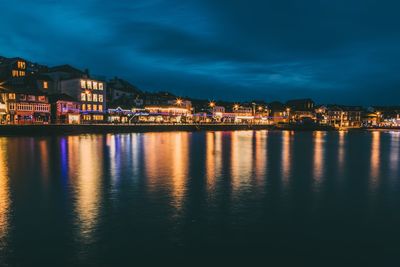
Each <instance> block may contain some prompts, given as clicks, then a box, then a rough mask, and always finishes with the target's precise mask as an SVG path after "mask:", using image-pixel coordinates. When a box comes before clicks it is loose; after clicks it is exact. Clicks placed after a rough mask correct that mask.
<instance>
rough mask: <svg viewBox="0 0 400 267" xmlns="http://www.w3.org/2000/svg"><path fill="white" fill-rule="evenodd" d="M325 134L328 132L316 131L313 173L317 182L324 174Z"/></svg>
mask: <svg viewBox="0 0 400 267" xmlns="http://www.w3.org/2000/svg"><path fill="white" fill-rule="evenodd" d="M325 135H326V133H324V132H319V131H318V132H315V133H314V158H313V175H314V180H315V181H316V182H317V183H320V182H321V179H322V177H323V176H324V160H325V158H324V154H325Z"/></svg>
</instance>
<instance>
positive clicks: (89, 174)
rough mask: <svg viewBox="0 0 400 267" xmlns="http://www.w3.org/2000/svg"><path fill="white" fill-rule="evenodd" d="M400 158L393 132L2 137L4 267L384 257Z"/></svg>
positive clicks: (398, 212)
mask: <svg viewBox="0 0 400 267" xmlns="http://www.w3.org/2000/svg"><path fill="white" fill-rule="evenodd" d="M399 161H400V132H395V131H393V132H391V131H387V132H384V131H376V132H367V131H365V132H364V131H360V132H348V133H347V132H289V131H282V132H280V131H232V132H195V133H189V132H166V133H140V134H137V133H133V134H121V135H111V134H110V135H81V136H48V137H0V265H1V266H81V265H84V266H111V265H112V266H134V265H135V266H149V265H151V264H154V265H157V266H162V265H166V266H173V265H174V264H175V263H176V264H178V263H180V264H182V263H186V265H187V266H192V265H195V264H199V265H202V266H205V265H210V264H211V263H225V264H228V263H229V264H231V263H243V264H244V266H254V265H255V264H256V263H258V264H259V263H260V262H261V263H264V264H263V266H264V265H265V264H267V263H274V265H273V266H282V265H285V264H288V265H291V266H299V265H301V264H310V263H320V266H327V265H330V264H332V265H336V266H339V265H341V266H346V265H347V263H352V264H355V263H356V264H360V265H361V264H362V265H366V264H369V263H377V264H379V265H380V266H382V264H389V263H390V262H392V261H393V262H394V260H395V259H397V257H399V256H398V255H400V242H399V240H400V169H399V168H400V166H399ZM172 263H174V264H172ZM277 263H278V264H277ZM225 264H224V265H225ZM353 266H354V265H353Z"/></svg>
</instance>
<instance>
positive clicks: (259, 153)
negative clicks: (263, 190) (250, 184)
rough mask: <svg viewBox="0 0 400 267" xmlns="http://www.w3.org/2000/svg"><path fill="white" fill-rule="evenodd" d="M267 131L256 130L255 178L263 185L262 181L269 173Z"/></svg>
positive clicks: (258, 183)
mask: <svg viewBox="0 0 400 267" xmlns="http://www.w3.org/2000/svg"><path fill="white" fill-rule="evenodd" d="M267 133H268V132H267V131H257V132H255V146H254V147H255V148H254V149H255V159H254V165H255V176H256V177H255V178H256V181H257V185H260V186H261V185H262V182H263V180H264V178H265V176H266V174H267V150H268V148H267V144H268V143H267V138H268V135H267Z"/></svg>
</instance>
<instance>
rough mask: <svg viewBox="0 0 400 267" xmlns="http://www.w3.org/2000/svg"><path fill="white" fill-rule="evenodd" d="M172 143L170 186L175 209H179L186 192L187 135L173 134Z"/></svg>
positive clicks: (183, 133)
mask: <svg viewBox="0 0 400 267" xmlns="http://www.w3.org/2000/svg"><path fill="white" fill-rule="evenodd" d="M173 135H174V139H173V140H174V142H173V143H172V144H171V145H172V147H173V149H174V152H173V153H172V155H173V157H172V162H171V163H172V185H173V197H174V203H175V208H177V209H180V208H181V207H182V203H183V197H184V195H185V192H186V179H187V175H188V173H187V172H188V164H189V162H188V158H189V154H188V149H189V148H188V147H189V143H188V133H186V132H178V133H173Z"/></svg>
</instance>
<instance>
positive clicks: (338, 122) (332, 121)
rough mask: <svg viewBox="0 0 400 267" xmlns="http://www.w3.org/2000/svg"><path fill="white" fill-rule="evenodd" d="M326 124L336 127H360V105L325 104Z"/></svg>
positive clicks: (361, 110)
mask: <svg viewBox="0 0 400 267" xmlns="http://www.w3.org/2000/svg"><path fill="white" fill-rule="evenodd" d="M326 112H327V117H328V124H329V125H331V126H334V127H336V128H342V127H355V128H357V127H361V124H362V121H361V115H362V112H363V109H362V107H359V106H339V105H328V106H327V111H326Z"/></svg>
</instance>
